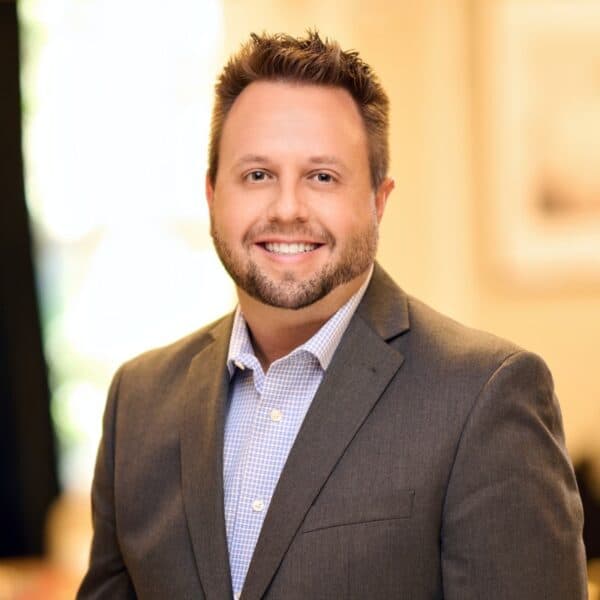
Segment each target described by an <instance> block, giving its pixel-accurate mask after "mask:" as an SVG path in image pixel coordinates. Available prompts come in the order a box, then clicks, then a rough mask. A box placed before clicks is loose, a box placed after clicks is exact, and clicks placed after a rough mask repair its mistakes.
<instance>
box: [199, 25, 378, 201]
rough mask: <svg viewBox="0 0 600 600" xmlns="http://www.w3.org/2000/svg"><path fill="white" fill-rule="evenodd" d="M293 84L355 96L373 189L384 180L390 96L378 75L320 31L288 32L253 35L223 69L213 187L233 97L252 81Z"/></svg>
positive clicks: (212, 151)
mask: <svg viewBox="0 0 600 600" xmlns="http://www.w3.org/2000/svg"><path fill="white" fill-rule="evenodd" d="M261 80H270V81H292V82H300V83H308V84H316V85H324V86H335V87H341V88H343V89H345V90H347V91H348V92H349V93H350V95H351V96H352V97H353V98H354V101H355V102H356V105H357V107H358V109H359V111H360V114H361V116H362V119H363V122H364V124H365V128H366V131H367V139H368V152H369V166H370V171H371V182H372V185H373V187H374V188H375V189H377V187H379V184H380V183H381V182H382V181H383V180H384V179H385V177H386V175H387V171H388V164H389V149H388V110H389V101H388V97H387V95H386V93H385V91H384V89H383V87H382V86H381V84H380V83H379V80H378V79H377V76H376V75H375V73H374V72H373V71H372V69H371V67H369V65H367V64H366V63H365V62H364V61H363V60H362V59H361V58H360V57H359V55H358V52H356V51H354V50H351V51H343V50H342V49H341V48H340V46H339V44H338V43H337V42H335V41H329V40H328V39H325V40H322V39H321V37H320V36H319V33H318V32H317V31H310V30H309V31H308V32H307V35H306V37H304V38H295V37H292V36H290V35H286V34H281V33H279V34H274V35H268V34H265V33H263V34H262V35H256V34H255V33H253V34H251V35H250V40H249V41H248V42H246V43H245V44H244V45H243V46H242V47H241V48H240V50H239V52H238V53H237V54H234V55H233V56H232V57H231V58H230V59H229V62H228V63H227V64H226V65H225V67H224V69H223V71H222V72H221V75H220V76H219V78H218V80H217V84H216V86H215V103H214V107H213V113H212V122H211V131H210V143H209V151H208V161H209V163H208V176H209V179H210V181H211V183H212V184H213V185H214V183H215V180H216V178H217V169H218V166H219V143H220V140H221V134H222V132H223V123H224V122H225V118H226V117H227V114H228V113H229V110H230V109H231V107H232V105H233V103H234V102H235V99H236V98H237V97H238V96H239V95H240V94H241V93H242V91H243V90H244V89H245V88H246V87H247V86H248V85H250V84H251V83H253V82H254V81H261Z"/></svg>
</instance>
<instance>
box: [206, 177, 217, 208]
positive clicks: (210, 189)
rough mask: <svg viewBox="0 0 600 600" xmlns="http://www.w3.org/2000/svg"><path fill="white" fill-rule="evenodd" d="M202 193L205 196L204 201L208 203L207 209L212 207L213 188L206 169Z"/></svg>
mask: <svg viewBox="0 0 600 600" xmlns="http://www.w3.org/2000/svg"><path fill="white" fill-rule="evenodd" d="M204 194H205V196H206V203H207V204H208V210H209V211H210V209H211V208H212V203H213V199H214V196H215V188H214V187H213V184H212V183H211V181H210V177H209V175H208V171H207V172H206V179H205V180H204Z"/></svg>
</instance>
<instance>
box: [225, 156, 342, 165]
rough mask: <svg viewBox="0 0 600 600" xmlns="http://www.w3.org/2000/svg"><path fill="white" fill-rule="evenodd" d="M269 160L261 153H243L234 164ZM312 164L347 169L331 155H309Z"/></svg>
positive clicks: (267, 161)
mask: <svg viewBox="0 0 600 600" xmlns="http://www.w3.org/2000/svg"><path fill="white" fill-rule="evenodd" d="M269 162H271V160H270V159H269V158H268V157H266V156H263V155H262V154H244V156H242V157H241V158H240V159H239V160H237V161H236V162H235V164H234V168H235V167H242V166H244V165H246V164H248V163H263V164H264V163H269ZM308 162H310V163H311V164H313V165H335V166H338V167H340V168H342V169H347V167H346V165H345V164H344V163H343V162H342V161H341V160H340V159H339V158H337V157H335V156H333V155H328V154H323V155H318V156H311V157H310V158H309V159H308Z"/></svg>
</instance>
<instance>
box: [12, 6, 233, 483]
mask: <svg viewBox="0 0 600 600" xmlns="http://www.w3.org/2000/svg"><path fill="white" fill-rule="evenodd" d="M19 15H20V20H21V29H22V34H21V38H22V39H21V44H22V49H23V59H24V60H23V63H24V64H23V71H22V89H23V99H24V100H23V101H24V106H23V109H24V110H23V113H24V150H25V165H26V189H27V199H28V207H29V211H30V214H31V217H32V221H33V224H34V229H35V234H36V240H37V262H38V279H39V286H40V292H41V300H42V312H43V323H44V336H45V344H46V356H47V359H48V362H49V366H50V375H51V386H52V391H53V399H52V402H53V405H52V414H53V418H54V422H55V425H56V429H57V433H58V438H59V444H60V448H61V465H60V467H61V476H62V481H63V484H64V486H65V487H67V488H68V489H82V490H84V489H87V487H88V486H89V482H90V480H91V475H92V469H93V462H94V458H95V453H96V446H97V443H98V439H99V435H100V417H101V414H102V410H103V407H104V402H105V396H106V389H107V387H108V383H109V381H110V377H111V375H112V373H113V372H114V370H115V368H116V367H117V366H118V365H119V364H120V363H121V362H122V361H123V360H126V359H127V358H129V357H131V356H133V355H134V354H136V353H139V352H141V351H143V350H146V349H148V348H150V347H152V346H157V345H160V344H164V343H168V342H170V341H172V340H174V339H176V338H177V337H178V336H181V335H184V334H186V333H188V332H190V331H193V330H194V329H197V328H198V327H200V326H201V325H203V324H205V323H207V322H209V321H211V320H212V319H214V318H216V317H217V316H219V315H220V314H222V313H223V312H224V310H226V309H227V308H228V307H232V306H233V304H234V294H233V288H232V286H231V284H230V282H229V280H228V278H227V277H226V275H225V274H224V272H223V271H222V269H221V267H220V265H219V262H218V259H217V258H216V255H215V253H214V251H213V250H212V245H211V243H210V235H209V233H208V229H209V225H208V214H207V210H206V205H205V202H204V197H203V196H204V173H205V170H206V154H207V140H208V133H209V121H210V109H211V103H212V89H213V81H214V77H215V75H216V69H217V67H218V65H219V63H220V60H221V44H222V18H223V17H222V7H221V3H220V1H219V0H202V2H197V1H196V0H182V1H180V2H178V3H176V4H175V5H174V6H172V7H170V8H169V9H166V8H165V5H164V3H159V2H156V1H147V0H145V1H141V0H128V1H127V2H117V1H116V0H83V1H82V0H21V1H20V2H19Z"/></svg>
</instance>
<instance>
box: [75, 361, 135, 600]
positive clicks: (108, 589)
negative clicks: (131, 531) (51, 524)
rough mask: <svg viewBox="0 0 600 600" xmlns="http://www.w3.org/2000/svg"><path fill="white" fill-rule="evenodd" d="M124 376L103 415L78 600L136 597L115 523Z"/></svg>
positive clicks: (115, 380)
mask: <svg viewBox="0 0 600 600" xmlns="http://www.w3.org/2000/svg"><path fill="white" fill-rule="evenodd" d="M121 374H122V369H121V370H119V371H118V372H117V373H116V375H115V377H114V378H113V381H112V384H111V386H110V391H109V394H108V401H107V404H106V409H105V412H104V421H103V432H102V439H101V441H100V447H99V449H98V456H97V459H96V469H95V472H94V481H93V484H92V522H93V527H94V537H93V540H92V548H91V553H90V560H89V566H88V571H87V573H86V575H85V577H84V579H83V581H82V583H81V586H80V588H79V592H78V594H77V598H78V599H79V600H92V599H94V600H99V599H107V600H108V599H110V600H121V599H125V598H135V597H136V594H135V590H134V588H133V584H132V582H131V579H130V577H129V574H128V572H127V568H126V566H125V564H124V563H123V558H122V556H121V552H120V549H119V541H118V535H117V528H116V522H115V493H114V455H115V429H116V413H117V402H118V395H119V382H120V379H121Z"/></svg>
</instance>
